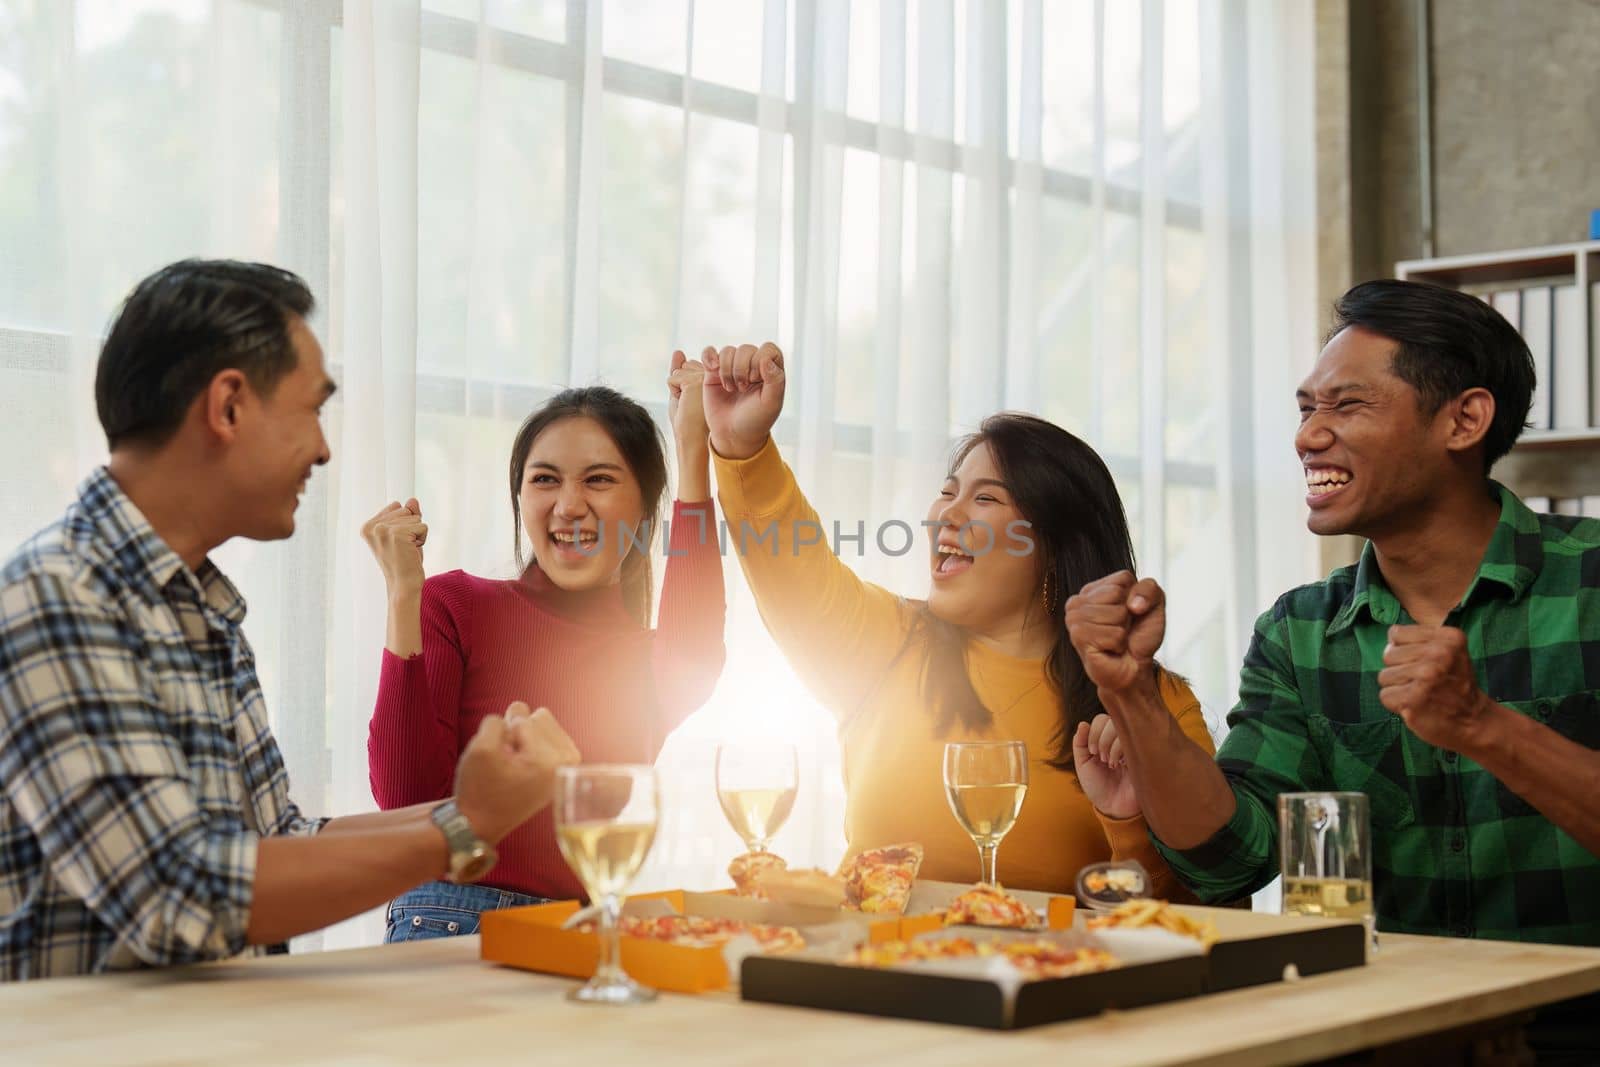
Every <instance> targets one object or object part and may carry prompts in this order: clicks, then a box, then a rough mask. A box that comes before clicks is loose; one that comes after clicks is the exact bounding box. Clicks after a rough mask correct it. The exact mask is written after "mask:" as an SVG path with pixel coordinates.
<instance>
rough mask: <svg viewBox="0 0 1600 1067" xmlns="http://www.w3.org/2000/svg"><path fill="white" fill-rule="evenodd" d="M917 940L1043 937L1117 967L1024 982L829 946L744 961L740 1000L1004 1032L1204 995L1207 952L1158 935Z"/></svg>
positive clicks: (965, 933)
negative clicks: (872, 959)
mask: <svg viewBox="0 0 1600 1067" xmlns="http://www.w3.org/2000/svg"><path fill="white" fill-rule="evenodd" d="M916 936H917V939H918V940H926V939H949V938H964V939H968V940H972V941H977V942H983V941H992V942H996V943H1004V942H1006V941H1011V940H1019V939H1024V940H1030V941H1038V940H1040V939H1044V940H1048V941H1050V942H1052V943H1054V944H1058V945H1060V946H1061V947H1063V948H1067V949H1072V948H1097V949H1104V950H1105V951H1108V952H1110V953H1111V954H1112V955H1113V956H1115V957H1116V958H1117V960H1118V961H1119V966H1117V967H1115V968H1113V969H1110V970H1103V971H1094V972H1091V973H1086V974H1075V975H1071V976H1069V977H1063V978H1036V979H1028V978H1025V977H1024V976H1023V974H1022V973H1021V972H1020V971H1018V970H1017V969H1015V968H1014V967H1012V966H1011V964H1009V963H1008V962H1006V961H1005V960H1004V959H1001V958H997V957H996V956H984V957H977V958H970V957H969V958H962V959H935V960H924V961H918V962H914V963H904V964H895V965H892V966H886V967H865V966H857V965H853V964H851V963H848V962H846V957H847V955H848V953H840V952H837V951H830V950H828V949H827V948H821V947H819V948H812V947H810V946H808V947H807V948H806V949H804V950H802V951H800V952H797V953H791V954H787V955H783V956H747V957H746V958H745V959H744V962H743V965H742V973H741V977H740V996H741V997H742V998H743V999H745V1000H750V1001H760V1002H763V1003H768V1004H788V1005H793V1006H797V1007H808V1008H823V1009H827V1010H831V1011H847V1012H854V1013H857V1014H863V1015H882V1016H890V1017H894V1018H901V1019H917V1020H921V1021H925V1022H941V1023H953V1024H956V1025H960V1026H975V1027H982V1028H986V1029H993V1030H1009V1029H1017V1028H1022V1027H1028V1026H1038V1025H1040V1024H1043V1023H1052V1022H1061V1021H1064V1020H1067V1019H1075V1018H1081V1017H1083V1016H1088V1015H1096V1014H1099V1013H1100V1012H1102V1011H1106V1010H1108V1009H1112V1008H1119V1009H1127V1008H1137V1007H1142V1006H1144V1005H1146V1004H1158V1003H1161V1002H1164V1001H1168V1000H1178V999H1181V998H1184V997H1192V996H1197V995H1199V994H1200V993H1202V992H1204V990H1205V981H1206V959H1205V949H1204V947H1203V946H1202V945H1201V944H1200V943H1199V942H1198V941H1195V940H1192V939H1191V938H1187V937H1181V936H1179V935H1177V934H1172V933H1168V932H1167V931H1165V930H1097V931H1089V930H1085V929H1081V928H1080V929H1070V930H1052V931H1044V932H1040V931H1023V930H1002V929H983V928H977V927H970V926H968V927H945V928H941V929H936V930H933V931H930V932H926V933H921V934H918V935H916Z"/></svg>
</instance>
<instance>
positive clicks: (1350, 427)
mask: <svg viewBox="0 0 1600 1067" xmlns="http://www.w3.org/2000/svg"><path fill="white" fill-rule="evenodd" d="M1394 351H1395V344H1394V342H1393V341H1390V340H1389V339H1388V338H1385V337H1382V336H1379V335H1378V334H1375V333H1372V332H1370V331H1368V330H1364V329H1362V328H1360V327H1356V326H1351V327H1347V328H1346V329H1344V330H1341V331H1340V332H1339V333H1338V334H1336V335H1335V336H1334V338H1333V339H1332V340H1331V341H1329V342H1328V344H1327V346H1326V347H1324V348H1323V350H1322V354H1321V355H1320V356H1319V357H1318V358H1317V362H1316V365H1315V366H1314V367H1313V368H1312V370H1311V374H1310V376H1309V377H1307V378H1306V380H1305V382H1304V383H1303V384H1302V385H1301V386H1300V389H1299V392H1298V393H1297V394H1296V395H1297V397H1298V399H1299V403H1300V429H1299V431H1298V432H1296V434H1295V449H1296V451H1297V452H1298V453H1299V455H1300V461H1301V463H1302V465H1303V466H1304V468H1305V476H1306V490H1307V492H1306V506H1307V507H1308V508H1309V509H1310V514H1309V515H1308V516H1307V518H1306V525H1307V526H1308V527H1309V528H1310V529H1311V532H1312V533H1316V534H1322V535H1329V534H1344V533H1351V534H1358V535H1360V536H1363V537H1369V538H1370V537H1377V536H1381V535H1382V534H1383V533H1384V532H1385V531H1386V530H1388V529H1390V528H1392V527H1394V526H1396V525H1397V524H1402V523H1405V522H1406V521H1407V520H1408V519H1409V518H1410V517H1411V516H1413V515H1415V514H1416V513H1417V512H1418V510H1419V509H1426V507H1427V501H1428V499H1429V496H1430V493H1431V492H1432V489H1433V487H1435V486H1436V485H1437V484H1438V483H1439V480H1440V479H1442V478H1449V477H1454V476H1455V475H1454V474H1453V473H1452V472H1451V470H1450V463H1449V455H1450V449H1449V448H1448V447H1447V445H1446V442H1447V441H1448V439H1449V435H1450V423H1451V414H1450V412H1449V408H1448V405H1447V406H1446V407H1444V408H1441V409H1440V410H1439V411H1438V412H1436V413H1434V414H1432V415H1428V414H1426V413H1425V412H1424V411H1423V408H1422V405H1421V403H1420V397H1419V395H1418V393H1417V391H1416V390H1415V389H1414V388H1412V387H1411V385H1409V384H1408V383H1407V382H1405V381H1404V380H1402V379H1401V378H1399V377H1397V376H1396V375H1395V373H1394V371H1393V366H1392V364H1393V357H1394Z"/></svg>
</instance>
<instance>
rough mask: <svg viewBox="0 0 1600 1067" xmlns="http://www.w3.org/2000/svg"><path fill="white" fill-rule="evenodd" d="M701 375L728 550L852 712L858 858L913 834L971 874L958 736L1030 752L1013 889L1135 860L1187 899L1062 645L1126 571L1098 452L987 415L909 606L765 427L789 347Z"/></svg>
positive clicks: (943, 501) (752, 350)
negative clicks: (949, 762)
mask: <svg viewBox="0 0 1600 1067" xmlns="http://www.w3.org/2000/svg"><path fill="white" fill-rule="evenodd" d="M705 364H706V370H707V374H706V384H705V408H706V421H707V423H708V424H709V426H710V429H711V445H712V449H713V457H714V463H715V466H716V472H717V486H718V494H719V496H720V498H721V501H722V508H723V511H724V513H725V515H726V518H727V522H728V526H729V528H730V539H732V540H733V541H734V542H735V543H736V544H737V545H738V546H739V547H740V549H741V551H740V554H739V556H740V562H741V564H742V566H743V567H744V573H745V577H746V579H747V580H748V581H749V583H750V588H751V590H752V591H753V592H754V594H755V599H756V604H757V606H758V608H759V609H760V611H761V617H762V619H763V620H764V621H765V622H766V625H767V629H768V630H769V631H770V632H771V634H772V637H773V639H774V640H775V641H776V642H777V643H778V646H779V647H780V648H782V649H783V652H784V654H785V655H786V656H787V657H788V659H789V661H790V663H791V664H792V665H793V666H794V668H795V670H796V672H797V673H798V674H799V675H800V676H801V678H803V679H804V680H805V682H806V684H807V685H808V686H809V687H810V688H811V689H812V691H813V692H814V693H815V694H816V695H817V697H818V698H819V699H820V700H821V701H822V703H823V704H824V705H826V706H827V707H828V709H829V710H830V711H832V712H833V714H834V715H835V717H836V718H837V719H838V723H839V742H840V746H841V749H842V751H843V757H844V776H845V790H846V805H845V835H846V838H847V839H848V841H849V850H850V853H851V854H854V853H856V852H859V851H861V850H862V849H867V848H873V847H877V846H880V845H888V844H894V843H897V842H904V841H920V842H921V843H922V844H923V846H924V848H925V849H926V857H925V859H924V861H923V866H922V877H925V878H935V879H943V880H948V881H957V882H973V881H976V880H977V879H978V876H979V870H978V850H977V849H976V848H974V847H973V843H972V839H971V838H970V837H968V836H967V834H966V832H965V831H964V830H962V828H961V827H960V826H959V825H958V824H957V823H956V820H955V818H954V816H953V815H952V814H951V813H950V810H949V807H948V806H947V804H946V801H945V793H944V780H943V756H944V745H945V742H947V741H960V740H967V739H974V740H976V739H1003V740H1020V741H1023V742H1024V743H1025V744H1026V745H1027V749H1028V762H1029V769H1028V795H1027V799H1026V801H1025V802H1024V803H1023V806H1022V813H1021V815H1020V816H1019V817H1018V819H1017V822H1016V825H1015V827H1013V829H1012V830H1011V833H1010V834H1009V835H1008V836H1007V837H1006V839H1005V843H1004V846H1003V847H1002V848H1001V850H1000V866H999V877H1000V880H1001V881H1002V882H1003V883H1005V884H1006V885H1008V886H1011V887H1013V888H1017V889H1041V890H1049V891H1053V892H1058V893H1060V892H1071V891H1072V888H1073V885H1074V881H1075V879H1076V877H1077V873H1078V871H1079V869H1080V868H1082V867H1083V866H1085V865H1086V864H1089V863H1095V862H1098V861H1101V860H1107V859H1134V860H1137V861H1139V863H1141V864H1142V865H1143V866H1144V867H1145V869H1146V870H1147V871H1149V872H1150V874H1151V876H1152V880H1153V882H1154V886H1153V889H1154V891H1155V893H1156V894H1157V895H1160V896H1180V897H1181V896H1186V894H1185V893H1184V892H1183V890H1181V889H1180V888H1179V886H1178V884H1177V882H1176V879H1174V878H1173V876H1172V874H1171V872H1170V871H1169V870H1168V868H1167V866H1166V863H1165V862H1164V861H1163V860H1162V859H1161V857H1160V855H1159V854H1158V853H1157V852H1156V850H1155V848H1154V847H1153V846H1152V845H1151V843H1150V837H1149V834H1148V833H1147V831H1146V828H1145V824H1144V820H1143V818H1142V817H1140V816H1139V814H1138V805H1137V803H1136V802H1135V801H1134V800H1133V798H1132V790H1131V788H1130V786H1129V784H1128V782H1127V781H1126V780H1125V777H1126V772H1125V770H1124V768H1123V767H1122V766H1121V761H1120V758H1119V755H1120V754H1119V753H1117V752H1115V751H1112V752H1106V753H1100V752H1098V747H1099V746H1098V745H1097V743H1096V741H1097V738H1098V729H1096V730H1094V731H1093V734H1091V724H1092V723H1093V722H1094V721H1095V719H1096V716H1103V714H1104V713H1103V710H1102V708H1101V706H1100V700H1099V696H1098V693H1097V692H1096V689H1095V687H1094V685H1093V683H1092V682H1090V681H1089V679H1088V677H1087V676H1086V675H1085V674H1084V672H1083V669H1082V667H1081V665H1080V664H1079V661H1078V656H1077V653H1076V651H1074V649H1073V647H1072V644H1071V642H1070V641H1069V640H1068V639H1067V631H1066V625H1065V621H1064V615H1063V611H1064V607H1065V604H1066V600H1067V597H1068V596H1070V595H1071V594H1072V593H1074V592H1076V591H1077V589H1078V588H1079V587H1081V586H1082V585H1083V584H1084V583H1085V582H1088V581H1092V580H1094V579H1096V578H1100V577H1103V576H1104V575H1107V574H1110V573H1112V572H1114V571H1118V570H1124V569H1132V567H1133V551H1132V545H1131V542H1130V539H1129V536H1128V526H1127V519H1126V517H1125V516H1124V513H1123V508H1122V501H1121V500H1120V498H1119V497H1118V496H1117V490H1116V486H1115V483H1113V481H1112V479H1111V474H1110V472H1109V471H1108V470H1107V469H1106V466H1105V463H1104V462H1103V461H1101V459H1100V457H1099V456H1098V455H1096V454H1095V452H1094V450H1093V449H1091V448H1090V447H1089V446H1088V445H1086V444H1084V443H1083V442H1082V441H1080V440H1078V439H1077V438H1076V437H1074V436H1072V435H1071V434H1069V433H1067V431H1065V430H1063V429H1061V428H1060V427H1058V426H1055V425H1053V424H1051V423H1048V422H1045V421H1044V420H1042V419H1037V418H1033V417H1032V416H1027V415H1016V414H1002V415H995V416H991V417H990V418H989V419H986V420H985V421H984V424H983V427H982V429H980V431H979V432H978V433H976V434H974V435H972V436H971V437H969V438H967V439H966V440H965V441H963V442H962V444H961V445H960V447H959V448H958V449H957V451H956V454H955V457H954V461H953V462H952V464H951V466H950V469H949V476H948V477H947V478H946V479H945V480H944V483H943V484H942V485H941V486H939V487H938V491H937V495H935V497H934V499H933V503H932V506H931V507H930V508H929V511H928V523H927V524H926V525H927V527H928V528H929V532H930V538H929V540H930V544H929V556H928V559H929V571H930V583H931V584H930V589H929V591H928V598H927V600H926V601H913V600H907V599H906V598H904V597H901V596H897V595H895V594H894V593H891V592H890V591H889V590H887V589H884V588H882V587H880V586H876V585H873V584H871V583H868V582H864V581H862V580H861V579H860V578H858V577H856V575H855V574H854V572H852V571H851V570H850V569H849V568H848V567H846V566H845V565H844V564H843V563H841V562H840V561H839V559H838V557H837V556H835V555H834V554H833V552H832V551H831V550H830V549H829V547H828V546H827V544H826V543H825V539H824V538H822V536H821V534H820V530H821V529H822V527H821V526H820V524H817V515H816V512H815V511H813V510H812V508H811V506H810V505H809V504H808V503H807V502H806V499H805V497H804V496H803V495H802V494H801V492H800V488H799V486H798V485H796V484H795V480H794V475H793V474H792V473H791V472H790V470H789V468H788V466H787V465H786V464H785V463H784V462H783V460H782V458H780V457H779V455H778V451H777V448H776V447H775V446H774V445H773V443H772V440H771V437H770V435H769V431H770V430H771V428H772V426H773V424H774V423H775V422H776V421H777V418H778V414H779V412H781V411H782V409H783V390H784V382H785V377H784V368H783V354H782V353H781V352H779V351H778V349H777V347H776V346H775V345H770V344H768V345H763V346H762V347H761V348H760V349H759V350H758V349H757V348H756V347H755V346H752V345H745V346H742V347H740V348H737V349H735V348H724V349H722V350H721V351H720V352H719V351H717V350H714V349H707V350H706V352H705ZM930 488H932V487H930ZM809 524H817V525H809ZM773 533H775V535H776V538H777V541H776V544H774V543H773V540H772V535H773ZM756 537H764V540H761V541H759V542H758V541H756V540H754V539H755V538H756ZM986 548H987V550H985V549H986ZM1152 669H1154V670H1157V671H1158V672H1160V684H1161V691H1162V693H1163V695H1164V696H1165V699H1166V702H1167V706H1168V707H1169V708H1170V709H1171V711H1172V714H1173V715H1174V716H1176V717H1177V719H1178V722H1179V724H1180V725H1181V727H1182V728H1183V730H1184V732H1185V733H1187V734H1188V735H1189V736H1190V737H1192V738H1194V739H1195V740H1196V741H1197V742H1199V743H1200V744H1201V745H1203V746H1205V747H1206V748H1207V749H1208V750H1209V749H1211V747H1212V745H1211V737H1210V735H1209V733H1208V732H1207V730H1206V726H1205V720H1204V718H1203V717H1202V716H1201V713H1200V704H1199V701H1197V700H1196V699H1195V697H1194V694H1193V693H1191V692H1190V691H1189V687H1188V686H1187V685H1185V684H1184V683H1183V681H1182V680H1181V679H1179V678H1177V677H1175V676H1173V675H1170V674H1167V673H1165V672H1161V671H1160V668H1159V667H1153V668H1152ZM1091 801H1092V802H1091Z"/></svg>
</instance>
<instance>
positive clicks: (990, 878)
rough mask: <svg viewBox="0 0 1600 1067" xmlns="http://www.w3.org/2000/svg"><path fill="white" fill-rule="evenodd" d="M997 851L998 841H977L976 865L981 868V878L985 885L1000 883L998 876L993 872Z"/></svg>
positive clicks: (998, 849)
mask: <svg viewBox="0 0 1600 1067" xmlns="http://www.w3.org/2000/svg"><path fill="white" fill-rule="evenodd" d="M999 852H1000V842H998V841H979V842H978V865H979V867H981V868H982V870H983V879H982V880H983V882H984V884H985V885H999V884H1000V882H999V878H998V876H997V875H996V874H995V857H996V856H997V855H998V854H999Z"/></svg>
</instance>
